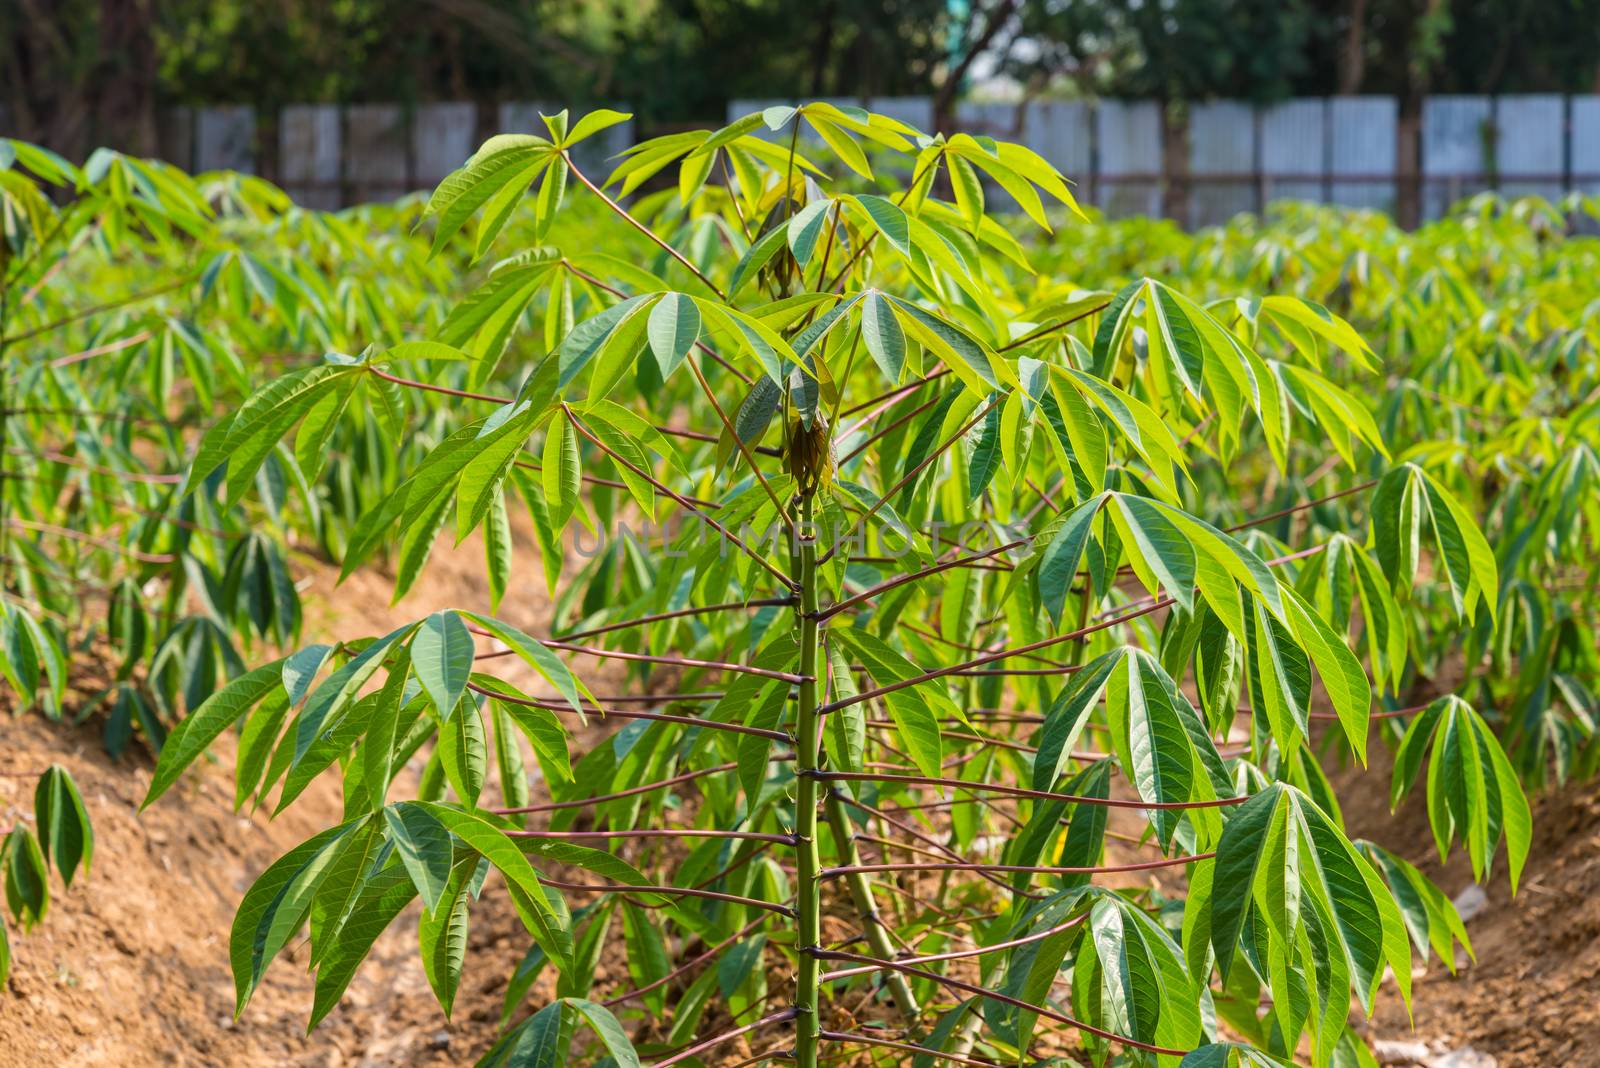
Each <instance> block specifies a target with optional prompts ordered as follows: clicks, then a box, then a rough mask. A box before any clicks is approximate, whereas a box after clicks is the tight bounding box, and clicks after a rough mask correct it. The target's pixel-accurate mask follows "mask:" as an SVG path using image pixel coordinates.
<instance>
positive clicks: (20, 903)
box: [0, 824, 50, 931]
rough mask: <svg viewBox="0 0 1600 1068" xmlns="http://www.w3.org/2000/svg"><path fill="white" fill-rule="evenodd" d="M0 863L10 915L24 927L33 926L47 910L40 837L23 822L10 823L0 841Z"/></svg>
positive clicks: (47, 871)
mask: <svg viewBox="0 0 1600 1068" xmlns="http://www.w3.org/2000/svg"><path fill="white" fill-rule="evenodd" d="M0 867H3V868H4V869H5V884H6V906H7V907H8V908H9V909H10V910H11V918H12V919H13V920H15V921H16V923H17V925H18V926H20V927H21V928H22V930H23V931H29V930H32V929H33V927H34V925H35V924H37V923H38V922H39V921H40V920H42V919H44V917H45V913H47V912H49V911H50V869H49V868H48V867H47V866H46V865H45V859H44V853H43V852H42V851H41V850H40V849H39V840H38V839H37V838H35V837H34V836H33V832H32V831H31V830H29V829H28V828H27V827H26V826H25V825H23V824H18V825H17V826H15V827H13V828H12V829H11V833H10V834H8V835H6V838H5V842H4V843H3V845H0Z"/></svg>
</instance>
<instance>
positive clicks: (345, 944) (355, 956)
mask: <svg viewBox="0 0 1600 1068" xmlns="http://www.w3.org/2000/svg"><path fill="white" fill-rule="evenodd" d="M416 896H417V888H416V886H414V885H413V884H412V882H411V877H410V876H409V875H408V874H407V873H406V870H405V868H404V867H403V866H401V865H398V864H395V865H391V866H390V867H387V868H384V869H383V870H382V871H379V872H377V873H375V874H373V875H372V876H371V877H370V878H368V879H367V880H366V881H365V882H363V883H362V884H361V892H360V894H359V895H358V896H357V897H356V900H355V903H354V904H353V905H352V906H351V908H350V915H349V918H348V919H347V920H346V921H345V923H344V924H343V925H342V926H341V927H340V928H339V931H338V935H337V937H336V939H335V940H334V943H333V945H332V946H329V947H325V948H324V949H323V950H322V954H321V962H320V963H319V964H318V965H317V983H316V993H315V996H314V999H313V1004H312V1007H311V1022H310V1024H309V1025H308V1027H310V1028H315V1027H316V1026H317V1024H318V1023H320V1022H321V1021H322V1019H323V1018H324V1017H325V1016H327V1015H328V1013H330V1012H332V1011H333V1009H334V1007H335V1006H336V1005H338V1004H339V998H340V997H341V996H343V994H344V992H345V989H346V988H347V987H348V986H349V985H350V980H351V979H352V978H353V977H354V976H355V973H356V968H357V967H358V966H359V965H360V964H361V962H362V960H364V959H365V958H366V956H367V954H368V953H369V952H371V950H372V945H373V943H374V942H376V941H377V940H378V936H379V935H380V934H382V933H383V932H384V930H385V929H386V928H387V927H388V926H389V924H391V923H393V922H394V918H395V917H396V916H398V915H400V913H401V911H402V910H404V909H405V907H406V906H407V905H409V904H410V903H411V899H412V898H414V897H416Z"/></svg>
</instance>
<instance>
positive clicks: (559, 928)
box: [414, 802, 574, 975]
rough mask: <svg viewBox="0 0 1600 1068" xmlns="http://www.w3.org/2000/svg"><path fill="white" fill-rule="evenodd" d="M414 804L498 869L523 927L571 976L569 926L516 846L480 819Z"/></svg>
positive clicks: (440, 806)
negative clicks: (503, 877)
mask: <svg viewBox="0 0 1600 1068" xmlns="http://www.w3.org/2000/svg"><path fill="white" fill-rule="evenodd" d="M414 804H415V805H416V807H418V808H421V809H423V810H425V811H427V812H428V813H430V814H431V815H432V816H433V817H434V818H435V819H436V820H437V821H439V822H440V823H443V824H444V825H445V826H446V827H448V828H449V830H450V833H452V834H454V835H455V836H456V837H457V838H460V839H461V840H462V841H463V842H465V843H466V844H467V845H468V846H469V847H471V848H472V849H475V850H477V852H478V853H479V854H480V855H482V856H484V857H487V858H488V860H489V863H491V864H493V865H494V866H495V867H496V868H497V869H499V871H500V873H501V874H502V875H503V876H505V880H506V886H507V889H508V890H509V891H510V893H511V901H512V904H513V905H514V906H515V907H516V909H517V914H518V916H520V917H521V919H522V923H523V926H525V927H526V928H527V929H528V933H529V934H531V935H533V937H534V940H535V941H536V942H538V943H539V944H540V945H541V946H543V947H544V951H545V953H546V954H548V955H549V957H550V959H551V960H552V961H554V962H555V965H556V968H557V969H558V970H559V971H560V972H561V973H562V974H563V975H567V974H570V973H571V972H572V971H573V968H574V962H573V943H572V929H571V922H570V920H569V919H568V918H567V916H566V912H565V908H564V907H563V908H561V909H560V910H559V911H558V909H557V907H556V905H554V904H552V903H551V900H550V898H549V896H548V895H547V894H546V892H545V889H544V887H543V886H542V885H541V884H540V882H539V876H538V874H537V873H536V872H535V871H534V870H533V866H532V865H530V864H529V863H528V860H527V858H526V857H524V856H523V855H522V851H521V850H520V849H518V848H517V846H516V843H514V842H513V841H512V840H511V839H510V838H507V837H506V836H505V834H504V833H503V832H502V831H500V830H499V829H498V828H496V827H495V826H494V825H493V824H491V823H489V822H488V821H487V820H485V819H484V818H483V817H481V816H475V815H473V814H471V813H469V812H462V811H460V810H458V809H453V808H446V807H445V806H443V805H437V804H432V803H428V802H415V803H414Z"/></svg>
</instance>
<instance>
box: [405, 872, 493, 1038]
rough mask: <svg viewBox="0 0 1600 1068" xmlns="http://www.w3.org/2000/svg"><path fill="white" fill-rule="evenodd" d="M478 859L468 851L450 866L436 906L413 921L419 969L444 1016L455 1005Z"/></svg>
mask: <svg viewBox="0 0 1600 1068" xmlns="http://www.w3.org/2000/svg"><path fill="white" fill-rule="evenodd" d="M479 863H480V861H479V859H478V857H476V856H474V855H470V854H469V855H468V856H467V857H466V858H464V859H463V860H461V861H459V862H458V863H456V865H455V866H454V867H453V868H451V869H450V881H449V882H448V883H447V884H446V885H445V888H444V893H443V895H442V896H441V897H440V899H439V905H438V907H437V908H434V909H431V910H425V911H424V912H423V914H422V918H421V919H420V920H418V921H417V943H418V945H419V947H420V949H421V951H422V970H423V973H424V974H425V975H426V976H427V978H428V985H429V986H430V987H432V988H433V996H434V997H435V998H437V999H438V1001H439V1007H440V1008H442V1009H443V1010H444V1015H445V1018H446V1019H448V1018H449V1017H450V1010H451V1009H452V1008H453V1007H454V1005H455V1000H456V990H457V989H458V988H459V987H460V985H461V968H462V965H463V964H464V963H465V962H466V956H467V930H468V910H469V909H470V908H471V907H472V897H473V894H472V884H473V881H474V880H473V875H474V873H475V872H476V871H477V869H478V865H479Z"/></svg>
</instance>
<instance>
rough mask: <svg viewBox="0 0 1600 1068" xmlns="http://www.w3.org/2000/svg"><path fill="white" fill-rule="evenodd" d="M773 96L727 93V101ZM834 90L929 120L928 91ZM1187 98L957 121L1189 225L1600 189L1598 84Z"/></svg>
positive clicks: (962, 112)
mask: <svg viewBox="0 0 1600 1068" xmlns="http://www.w3.org/2000/svg"><path fill="white" fill-rule="evenodd" d="M778 102H779V101H772V100H749V101H734V102H733V103H732V104H731V105H730V106H729V109H728V114H729V116H730V117H731V116H734V115H741V114H745V113H747V112H749V111H751V110H753V109H757V108H760V107H763V106H767V105H770V104H773V103H778ZM836 102H837V103H841V104H843V103H852V104H859V105H863V106H867V107H870V108H872V109H873V110H877V111H883V112H885V113H887V114H890V115H893V116H895V117H896V118H900V119H902V120H904V121H906V122H909V123H911V124H912V125H914V126H916V127H918V128H920V129H930V128H931V127H932V125H933V106H932V103H931V101H929V100H928V99H927V98H925V97H910V98H908V97H900V98H894V99H890V100H866V101H863V100H848V101H844V100H841V101H836ZM1187 112H1188V114H1187V122H1186V124H1185V125H1184V127H1183V128H1182V129H1181V130H1179V131H1178V136H1176V137H1175V136H1173V132H1174V131H1173V130H1171V129H1164V128H1163V122H1162V113H1161V109H1160V105H1158V104H1156V103H1154V102H1151V101H1118V100H1101V101H1095V102H1089V101H1049V102H1039V103H1033V104H1029V105H1027V106H1019V105H1016V104H984V103H967V104H961V105H958V106H957V108H956V111H955V115H954V121H955V125H956V127H957V128H959V129H962V130H966V131H968V132H972V133H985V134H989V135H991V136H995V137H1004V138H1008V139H1011V140H1015V141H1019V142H1021V143H1022V144H1026V145H1027V146H1028V147H1030V148H1032V149H1034V150H1035V151H1036V152H1038V153H1040V154H1041V155H1042V156H1044V157H1045V158H1046V159H1048V160H1050V162H1052V163H1053V164H1055V165H1056V167H1058V168H1059V169H1060V170H1061V171H1062V172H1063V173H1064V174H1066V175H1067V177H1068V178H1070V179H1072V180H1073V181H1074V182H1075V183H1076V184H1077V187H1078V193H1079V195H1080V196H1081V197H1082V198H1083V199H1085V200H1087V201H1089V202H1090V203H1093V204H1096V205H1098V206H1099V207H1100V208H1102V209H1104V210H1105V211H1106V212H1107V213H1108V214H1110V215H1113V216H1122V215H1132V214H1146V215H1159V214H1172V215H1174V216H1176V217H1177V218H1178V221H1180V222H1182V223H1184V224H1185V225H1189V226H1204V225H1210V224H1213V223H1219V222H1223V221H1226V220H1227V219H1228V218H1229V217H1231V216H1232V215H1234V214H1236V213H1238V212H1240V211H1259V210H1261V209H1262V208H1263V207H1265V206H1266V205H1267V204H1268V203H1270V202H1272V201H1274V200H1278V199H1296V200H1314V201H1321V202H1324V203H1331V204H1348V205H1353V206H1359V207H1370V208H1379V209H1382V210H1385V211H1390V212H1394V211H1396V209H1397V208H1398V207H1400V206H1401V205H1402V204H1403V202H1404V201H1405V200H1406V199H1407V198H1408V197H1409V198H1410V200H1411V202H1412V203H1413V204H1415V205H1417V211H1418V213H1419V214H1420V215H1421V216H1422V217H1423V218H1436V217H1438V216H1439V215H1440V214H1442V213H1443V212H1444V211H1445V210H1446V209H1447V208H1448V207H1449V205H1450V204H1452V203H1454V202H1455V201H1457V200H1459V199H1461V198H1462V197H1465V196H1470V195H1472V194H1474V193H1477V192H1480V191H1483V190H1487V189H1498V190H1503V191H1505V192H1507V193H1511V194H1529V193H1536V194H1542V195H1545V196H1559V195H1561V194H1563V193H1565V192H1568V191H1571V190H1580V191H1583V192H1588V193H1600V96H1559V95H1553V94H1552V95H1529V96H1502V97H1488V96H1434V97H1430V98H1428V99H1427V100H1425V101H1424V103H1423V108H1422V116H1421V121H1420V123H1416V124H1407V123H1403V122H1402V121H1401V118H1400V109H1399V104H1398V102H1397V101H1396V100H1395V99H1394V98H1392V97H1380V96H1359V97H1325V98H1315V99H1305V100H1289V101H1286V102H1284V103H1281V104H1275V105H1271V106H1264V107H1260V106H1256V105H1252V104H1248V103H1242V102H1239V101H1230V100H1219V101H1210V102H1206V103H1202V104H1195V105H1192V106H1190V107H1189V108H1188V109H1187ZM1408 139H1411V143H1410V144H1409V145H1408V144H1407V141H1408ZM1407 147H1409V148H1410V149H1411V151H1410V152H1406V151H1404V149H1405V148H1407ZM1174 149H1175V151H1174ZM1173 155H1177V157H1178V158H1172V156H1173ZM1408 158H1409V159H1410V160H1414V161H1416V162H1414V163H1412V164H1410V165H1409V167H1408V166H1407V164H1406V162H1405V161H1406V160H1407V159H1408Z"/></svg>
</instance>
